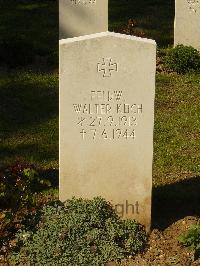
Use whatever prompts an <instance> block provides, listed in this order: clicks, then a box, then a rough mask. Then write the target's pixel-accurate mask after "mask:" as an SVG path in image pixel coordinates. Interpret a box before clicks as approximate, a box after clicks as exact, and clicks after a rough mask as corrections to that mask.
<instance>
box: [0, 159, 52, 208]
mask: <svg viewBox="0 0 200 266" xmlns="http://www.w3.org/2000/svg"><path fill="white" fill-rule="evenodd" d="M49 185H50V183H49V181H48V180H45V179H42V178H41V177H39V175H38V173H37V171H36V168H35V167H34V166H33V165H31V164H29V163H25V162H16V163H14V164H12V165H10V166H8V167H4V168H2V169H0V208H1V209H3V208H12V209H13V211H14V210H17V209H19V208H23V207H28V206H29V205H31V204H32V203H33V194H34V193H35V192H37V191H38V189H39V188H41V187H45V186H47V187H48V186H49Z"/></svg>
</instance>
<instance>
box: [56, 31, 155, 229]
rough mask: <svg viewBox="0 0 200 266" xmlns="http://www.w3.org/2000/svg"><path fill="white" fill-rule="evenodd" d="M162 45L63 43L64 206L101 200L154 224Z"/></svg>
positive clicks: (108, 36)
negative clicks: (155, 128) (158, 61)
mask: <svg viewBox="0 0 200 266" xmlns="http://www.w3.org/2000/svg"><path fill="white" fill-rule="evenodd" d="M155 67H156V44H155V42H154V41H152V40H147V39H141V38H137V37H131V36H127V35H121V34H117V33H109V32H106V33H99V34H93V35H89V36H85V37H78V38H72V39H67V40H62V41H60V190H59V191H60V199H61V200H62V201H64V200H66V199H67V198H71V197H72V196H75V197H78V198H79V197H83V198H93V197H95V196H102V197H103V198H105V199H106V200H108V201H110V202H111V203H112V204H113V206H114V207H115V209H116V211H117V212H118V213H119V214H120V215H121V216H123V217H124V218H127V217H128V218H135V219H137V220H138V221H140V222H141V223H142V224H144V225H145V226H146V228H147V230H149V228H150V221H151V190H152V156H153V125H154V93H155Z"/></svg>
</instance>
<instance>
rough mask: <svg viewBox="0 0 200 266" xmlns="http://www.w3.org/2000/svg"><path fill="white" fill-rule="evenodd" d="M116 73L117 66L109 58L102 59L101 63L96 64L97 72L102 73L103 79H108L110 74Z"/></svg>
mask: <svg viewBox="0 0 200 266" xmlns="http://www.w3.org/2000/svg"><path fill="white" fill-rule="evenodd" d="M117 71H118V64H117V63H115V62H113V60H112V59H111V58H102V60H101V63H98V64H97V72H102V73H103V77H104V78H110V77H111V76H112V72H117Z"/></svg>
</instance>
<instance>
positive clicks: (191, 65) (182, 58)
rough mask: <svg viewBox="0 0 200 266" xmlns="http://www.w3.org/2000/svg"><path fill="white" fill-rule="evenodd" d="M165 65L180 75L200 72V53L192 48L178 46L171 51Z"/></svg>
mask: <svg viewBox="0 0 200 266" xmlns="http://www.w3.org/2000/svg"><path fill="white" fill-rule="evenodd" d="M165 65H166V67H167V68H168V69H169V70H172V71H175V72H177V73H179V74H184V73H187V72H200V53H199V52H198V51H197V50H196V49H194V48H193V47H191V46H184V45H177V46H176V47H175V48H172V49H169V51H168V53H167V56H166V57H165Z"/></svg>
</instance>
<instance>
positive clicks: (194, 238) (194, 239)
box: [178, 225, 200, 259]
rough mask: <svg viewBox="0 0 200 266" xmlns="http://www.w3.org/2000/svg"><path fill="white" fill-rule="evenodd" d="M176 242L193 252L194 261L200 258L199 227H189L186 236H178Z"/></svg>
mask: <svg viewBox="0 0 200 266" xmlns="http://www.w3.org/2000/svg"><path fill="white" fill-rule="evenodd" d="M178 240H179V242H180V243H181V244H182V245H184V246H186V247H189V248H190V249H191V250H193V251H194V257H195V259H197V258H200V225H196V226H193V227H191V228H190V229H189V230H188V232H187V234H185V235H181V236H179V238H178Z"/></svg>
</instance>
